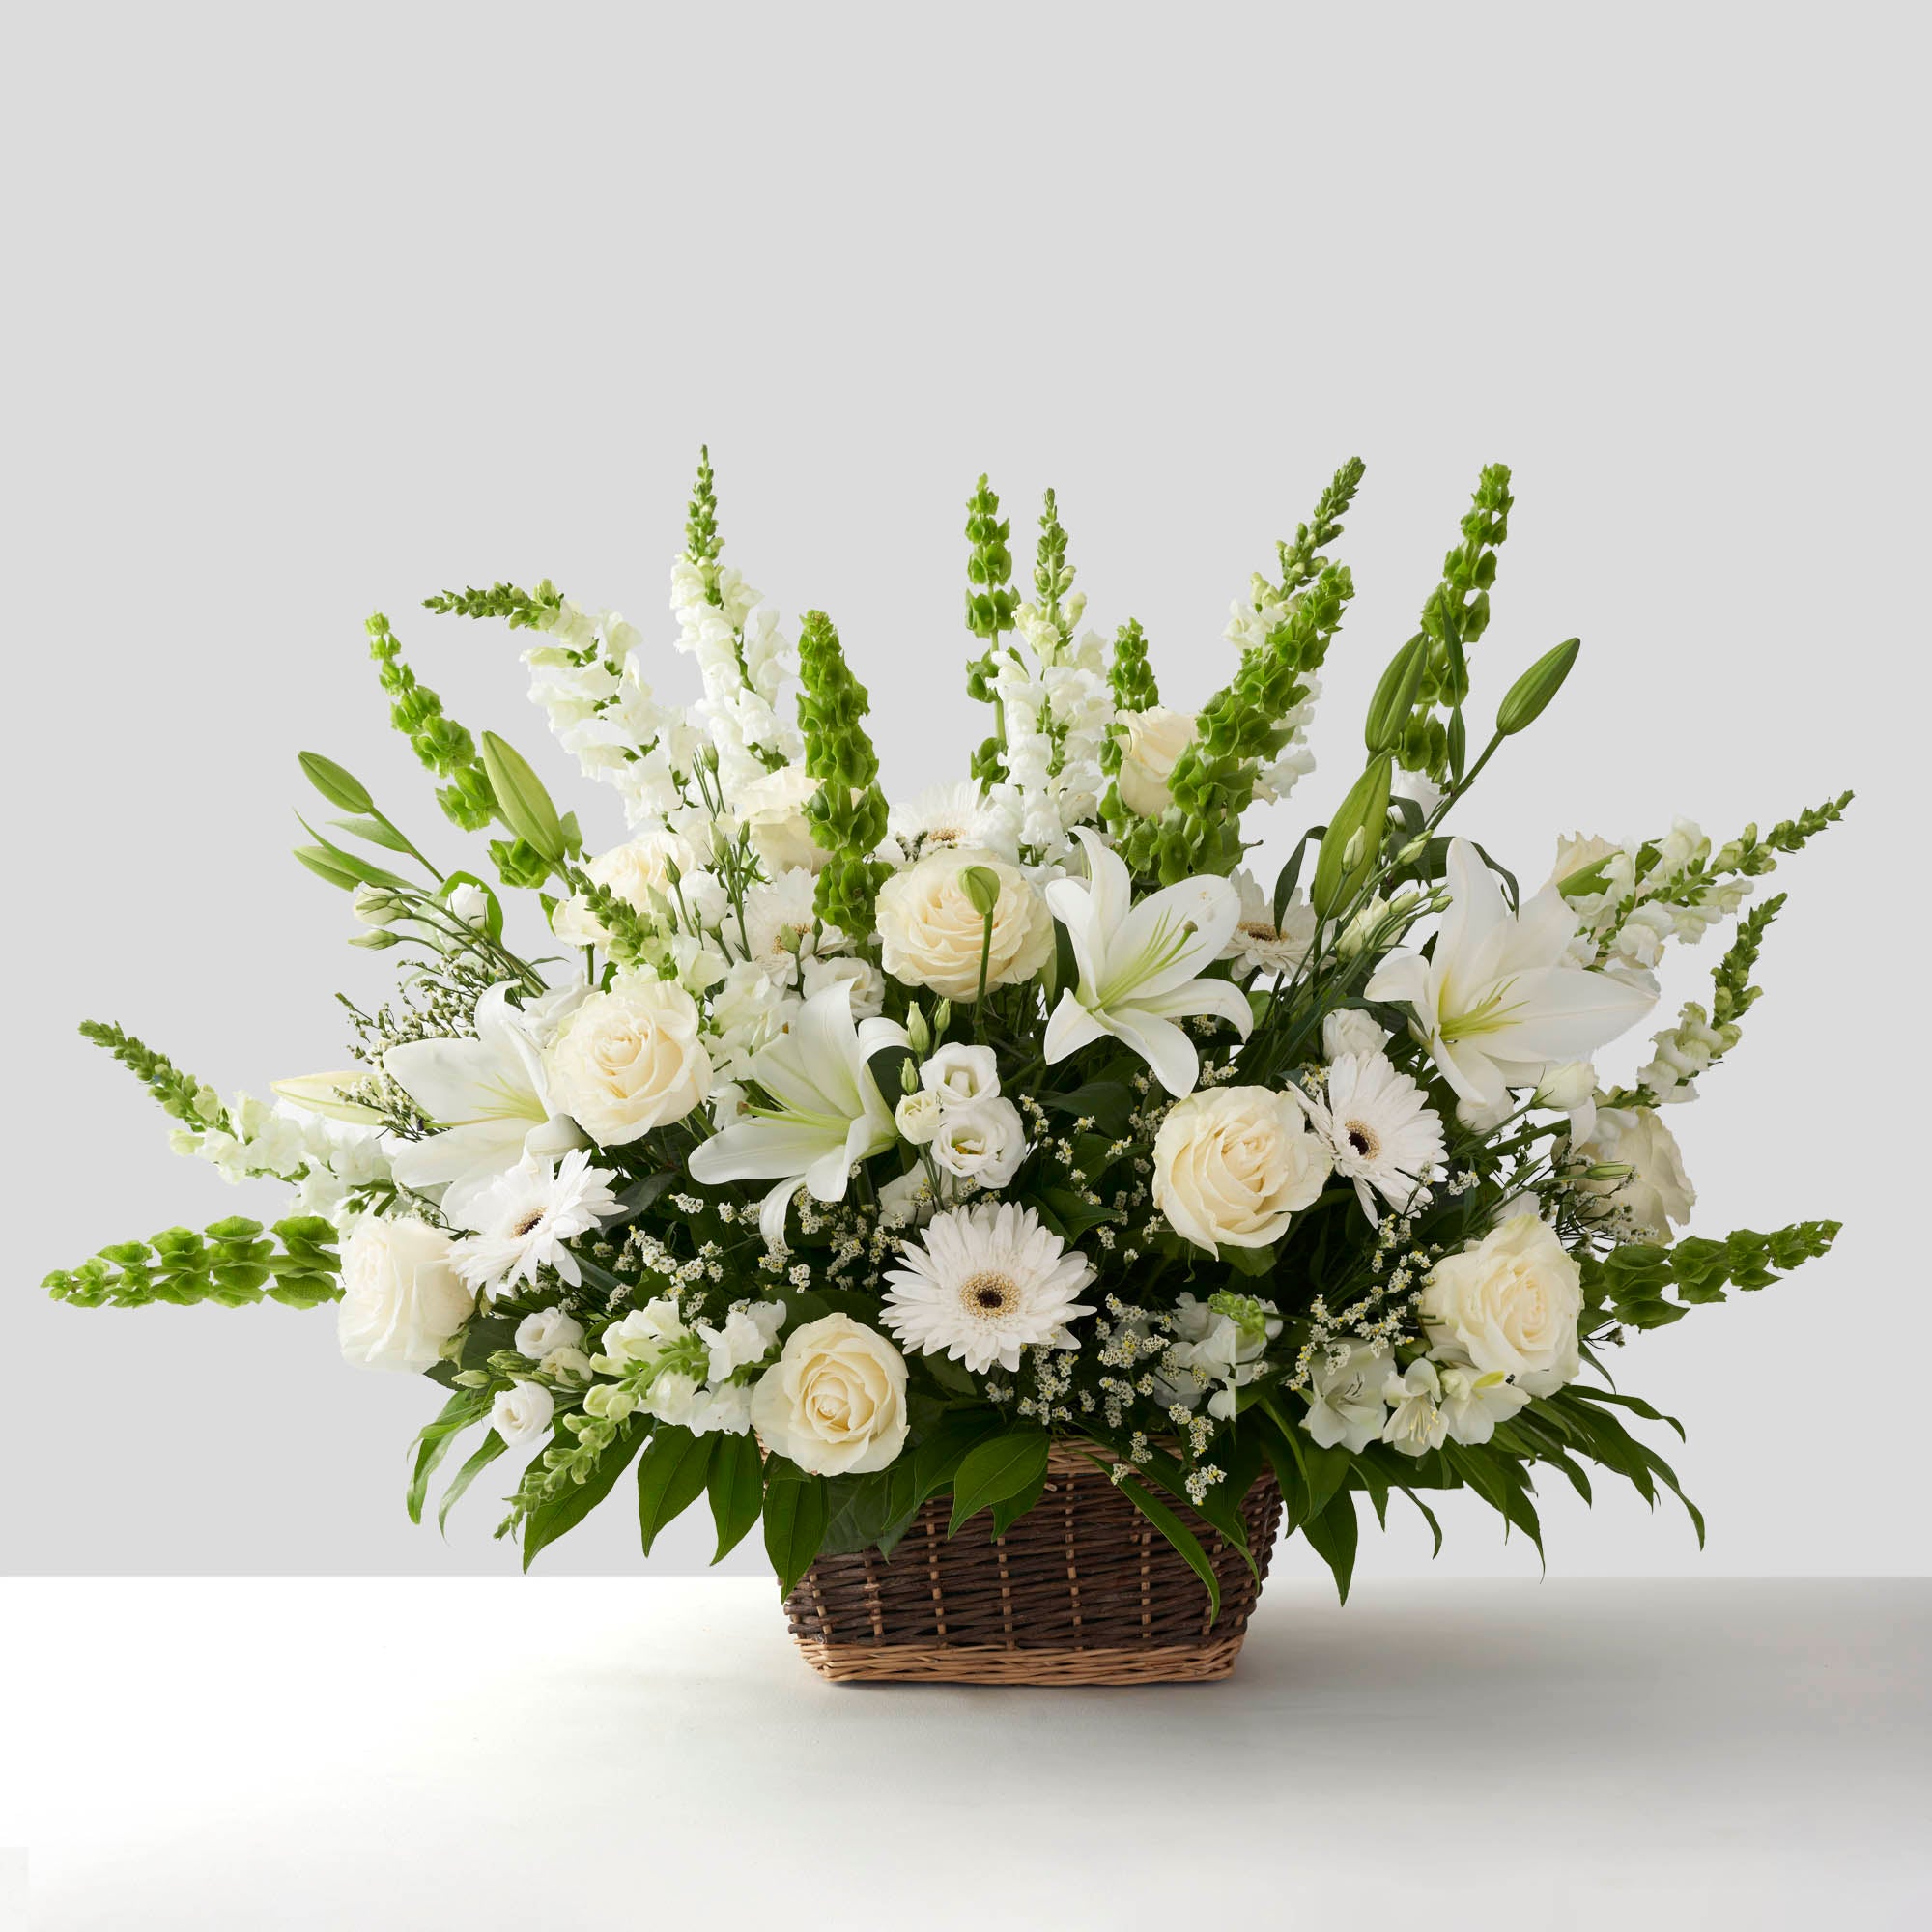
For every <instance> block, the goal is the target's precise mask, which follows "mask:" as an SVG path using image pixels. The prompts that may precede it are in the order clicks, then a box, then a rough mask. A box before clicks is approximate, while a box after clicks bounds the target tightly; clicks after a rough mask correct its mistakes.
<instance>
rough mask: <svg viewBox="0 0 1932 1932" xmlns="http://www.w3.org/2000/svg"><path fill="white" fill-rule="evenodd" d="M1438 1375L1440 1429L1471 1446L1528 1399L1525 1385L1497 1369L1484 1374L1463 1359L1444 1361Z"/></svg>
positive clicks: (1489, 1435)
mask: <svg viewBox="0 0 1932 1932" xmlns="http://www.w3.org/2000/svg"><path fill="white" fill-rule="evenodd" d="M1439 1378H1440V1380H1441V1384H1442V1404H1441V1407H1442V1426H1443V1429H1444V1431H1445V1432H1446V1433H1447V1435H1448V1437H1449V1439H1450V1441H1452V1442H1461V1443H1464V1444H1467V1445H1469V1446H1470V1447H1474V1446H1475V1445H1476V1444H1477V1443H1480V1442H1487V1441H1488V1440H1489V1439H1490V1437H1491V1436H1492V1435H1494V1434H1495V1433H1496V1424H1497V1423H1499V1422H1507V1421H1508V1420H1509V1419H1510V1417H1511V1416H1513V1415H1514V1414H1515V1413H1516V1412H1517V1410H1518V1409H1520V1408H1521V1407H1522V1406H1523V1405H1524V1404H1525V1403H1527V1402H1528V1400H1529V1391H1528V1390H1527V1389H1521V1388H1518V1387H1517V1385H1516V1383H1514V1382H1513V1381H1509V1380H1507V1379H1506V1378H1504V1377H1503V1376H1502V1375H1500V1374H1499V1373H1498V1372H1497V1371H1496V1370H1494V1369H1492V1370H1490V1371H1489V1373H1488V1374H1487V1375H1485V1374H1483V1373H1481V1372H1480V1371H1478V1370H1476V1369H1473V1368H1471V1367H1470V1366H1469V1364H1468V1363H1467V1362H1463V1361H1458V1360H1455V1359H1451V1360H1448V1361H1444V1362H1443V1363H1442V1364H1441V1366H1440V1369H1439Z"/></svg>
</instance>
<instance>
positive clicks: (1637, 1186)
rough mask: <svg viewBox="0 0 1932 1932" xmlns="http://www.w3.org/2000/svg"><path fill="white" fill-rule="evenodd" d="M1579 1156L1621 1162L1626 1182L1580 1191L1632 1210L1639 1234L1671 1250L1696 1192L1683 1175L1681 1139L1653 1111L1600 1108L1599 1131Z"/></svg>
mask: <svg viewBox="0 0 1932 1932" xmlns="http://www.w3.org/2000/svg"><path fill="white" fill-rule="evenodd" d="M1577 1155H1578V1157H1579V1158H1580V1159H1583V1160H1590V1161H1617V1162H1619V1163H1621V1164H1622V1165H1623V1166H1626V1167H1628V1168H1629V1169H1630V1170H1631V1173H1630V1176H1629V1178H1628V1179H1624V1180H1585V1181H1581V1182H1579V1183H1578V1186H1579V1188H1580V1189H1581V1191H1582V1192H1584V1193H1586V1194H1594V1195H1598V1196H1600V1197H1602V1198H1603V1199H1604V1200H1605V1202H1606V1203H1607V1204H1608V1205H1609V1206H1610V1207H1613V1208H1628V1209H1629V1210H1630V1217H1631V1221H1632V1223H1633V1225H1634V1227H1635V1228H1636V1229H1637V1231H1638V1232H1639V1233H1641V1234H1643V1235H1646V1236H1649V1237H1650V1238H1651V1239H1653V1240H1656V1241H1661V1242H1662V1243H1664V1244H1665V1245H1668V1243H1669V1242H1670V1241H1672V1240H1673V1239H1674V1238H1675V1237H1676V1235H1677V1232H1678V1230H1679V1229H1681V1228H1682V1227H1684V1226H1685V1225H1686V1224H1687V1223H1688V1222H1689V1221H1690V1210H1691V1208H1694V1207H1695V1206H1696V1205H1697V1190H1696V1189H1695V1188H1694V1187H1692V1186H1691V1185H1690V1176H1689V1175H1688V1174H1686V1173H1685V1171H1684V1151H1683V1150H1682V1149H1681V1148H1680V1147H1679V1146H1678V1145H1677V1136H1676V1135H1675V1134H1673V1133H1672V1132H1671V1131H1670V1129H1669V1128H1668V1127H1666V1126H1665V1125H1664V1124H1663V1122H1662V1119H1660V1118H1659V1116H1658V1114H1657V1111H1656V1109H1655V1108H1652V1107H1600V1108H1598V1110H1597V1121H1596V1127H1595V1130H1594V1131H1593V1133H1592V1135H1591V1137H1590V1139H1589V1140H1587V1141H1585V1142H1584V1143H1583V1144H1582V1145H1581V1146H1580V1147H1579V1148H1578V1149H1577Z"/></svg>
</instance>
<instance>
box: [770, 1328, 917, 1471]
mask: <svg viewBox="0 0 1932 1932" xmlns="http://www.w3.org/2000/svg"><path fill="white" fill-rule="evenodd" d="M905 1387H906V1366H905V1357H904V1356H903V1355H901V1354H900V1353H899V1351H898V1350H896V1349H895V1348H894V1347H893V1345H892V1344H891V1343H890V1342H888V1341H887V1340H886V1338H885V1337H884V1336H883V1335H881V1334H880V1333H879V1332H878V1331H877V1330H876V1329H873V1328H867V1327H864V1326H862V1325H861V1324H860V1323H859V1322H857V1321H853V1320H852V1318H851V1317H850V1316H849V1315H827V1316H825V1317H823V1318H822V1319H821V1320H819V1321H808V1322H807V1323H806V1324H805V1325H804V1326H803V1327H802V1328H797V1329H794V1330H793V1331H792V1334H791V1337H790V1339H789V1340H788V1341H787V1342H786V1343H785V1346H784V1352H783V1353H782V1354H781V1355H780V1357H779V1359H778V1360H777V1362H775V1363H774V1364H773V1365H772V1367H770V1368H769V1369H767V1370H766V1371H765V1373H764V1374H763V1375H762V1376H761V1377H759V1378H758V1381H757V1384H756V1386H755V1387H754V1388H753V1392H752V1426H753V1428H754V1429H755V1430H756V1431H757V1432H758V1435H760V1436H761V1437H762V1438H763V1440H764V1443H765V1446H766V1447H767V1448H768V1449H770V1450H772V1451H773V1452H774V1453H775V1454H777V1455H780V1456H784V1457H788V1458H789V1459H790V1460H791V1461H792V1462H794V1463H797V1464H798V1466H799V1467H800V1468H801V1469H803V1470H805V1471H806V1472H807V1473H808V1474H810V1475H813V1476H863V1475H866V1474H867V1473H868V1472H870V1471H871V1470H873V1469H883V1468H884V1467H885V1466H886V1464H887V1463H890V1462H892V1461H893V1459H894V1458H895V1457H896V1456H897V1454H898V1453H899V1451H900V1450H901V1449H902V1448H903V1447H904V1446H905V1439H906V1432H907V1428H908V1423H907V1419H906V1405H905Z"/></svg>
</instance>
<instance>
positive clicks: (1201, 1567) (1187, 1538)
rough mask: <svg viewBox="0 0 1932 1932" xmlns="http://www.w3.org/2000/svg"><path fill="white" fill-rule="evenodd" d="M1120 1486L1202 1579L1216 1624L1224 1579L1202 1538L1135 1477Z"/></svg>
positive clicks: (1096, 1459) (1098, 1464) (1099, 1464)
mask: <svg viewBox="0 0 1932 1932" xmlns="http://www.w3.org/2000/svg"><path fill="white" fill-rule="evenodd" d="M1091 1460H1092V1462H1093V1463H1094V1467H1095V1468H1098V1469H1106V1470H1107V1473H1108V1475H1109V1476H1111V1475H1112V1474H1113V1470H1112V1469H1111V1468H1109V1467H1108V1465H1107V1464H1106V1463H1103V1462H1101V1461H1100V1459H1099V1457H1097V1456H1095V1457H1093V1458H1092V1459H1091ZM1117 1487H1118V1488H1119V1490H1120V1492H1121V1493H1122V1495H1123V1496H1125V1497H1126V1499H1127V1500H1128V1501H1129V1502H1130V1503H1132V1504H1133V1506H1134V1507H1135V1508H1136V1509H1137V1510H1139V1511H1140V1513H1141V1514H1142V1515H1143V1516H1144V1517H1146V1518H1147V1520H1149V1521H1150V1522H1151V1523H1152V1524H1153V1526H1154V1527H1155V1528H1156V1529H1157V1530H1159V1531H1160V1533H1161V1534H1162V1535H1163V1536H1164V1537H1166V1538H1167V1540H1168V1542H1169V1543H1171V1544H1172V1545H1173V1546H1174V1548H1176V1549H1177V1550H1179V1553H1180V1555H1181V1557H1182V1559H1183V1560H1184V1561H1185V1563H1186V1564H1187V1567H1188V1568H1189V1569H1190V1570H1192V1571H1193V1572H1194V1574H1195V1575H1196V1576H1197V1577H1200V1578H1201V1581H1202V1584H1203V1585H1204V1586H1205V1588H1206V1589H1207V1592H1208V1622H1209V1623H1212V1622H1213V1621H1214V1619H1215V1618H1216V1617H1218V1616H1219V1615H1220V1614H1221V1579H1220V1578H1219V1577H1216V1576H1215V1574H1214V1566H1213V1564H1211V1563H1210V1562H1208V1552H1207V1551H1206V1550H1205V1549H1203V1548H1202V1547H1201V1539H1200V1538H1199V1537H1197V1536H1196V1535H1195V1534H1194V1532H1193V1531H1192V1530H1191V1529H1189V1528H1188V1526H1187V1525H1186V1524H1185V1523H1184V1522H1182V1521H1181V1520H1180V1519H1179V1517H1178V1516H1176V1515H1175V1513H1174V1512H1173V1511H1172V1510H1171V1509H1169V1508H1168V1506H1167V1505H1166V1504H1165V1503H1164V1502H1162V1501H1161V1500H1160V1499H1159V1498H1158V1497H1157V1496H1155V1495H1154V1494H1153V1493H1152V1492H1151V1491H1150V1490H1149V1489H1147V1488H1146V1487H1145V1486H1144V1485H1143V1484H1141V1483H1140V1482H1138V1481H1136V1480H1135V1478H1133V1477H1132V1476H1123V1477H1122V1479H1121V1481H1120V1483H1119V1484H1118V1485H1117Z"/></svg>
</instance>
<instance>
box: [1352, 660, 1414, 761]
mask: <svg viewBox="0 0 1932 1932" xmlns="http://www.w3.org/2000/svg"><path fill="white" fill-rule="evenodd" d="M1428 668H1429V639H1428V638H1427V636H1425V635H1421V634H1418V635H1417V636H1415V637H1413V638H1411V639H1409V640H1408V642H1407V643H1406V644H1405V645H1403V647H1402V649H1401V650H1399V651H1398V652H1396V654H1395V656H1394V657H1392V658H1391V659H1390V660H1389V665H1388V668H1387V669H1386V670H1385V671H1383V672H1382V677H1381V682H1380V683H1379V684H1378V685H1377V686H1376V695H1375V696H1373V697H1372V698H1370V700H1369V719H1368V724H1367V725H1366V726H1365V727H1364V729H1363V733H1362V735H1363V737H1364V738H1365V739H1367V741H1368V747H1369V752H1370V754H1371V755H1372V756H1373V755H1374V754H1375V753H1380V752H1392V751H1394V750H1395V747H1396V744H1397V741H1398V740H1399V739H1400V738H1401V737H1402V734H1403V729H1404V727H1405V726H1406V725H1407V723H1408V716H1409V713H1410V712H1411V711H1413V710H1414V709H1415V697H1416V693H1417V692H1418V691H1420V690H1421V688H1422V674H1423V672H1424V671H1425V670H1427V669H1428Z"/></svg>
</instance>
